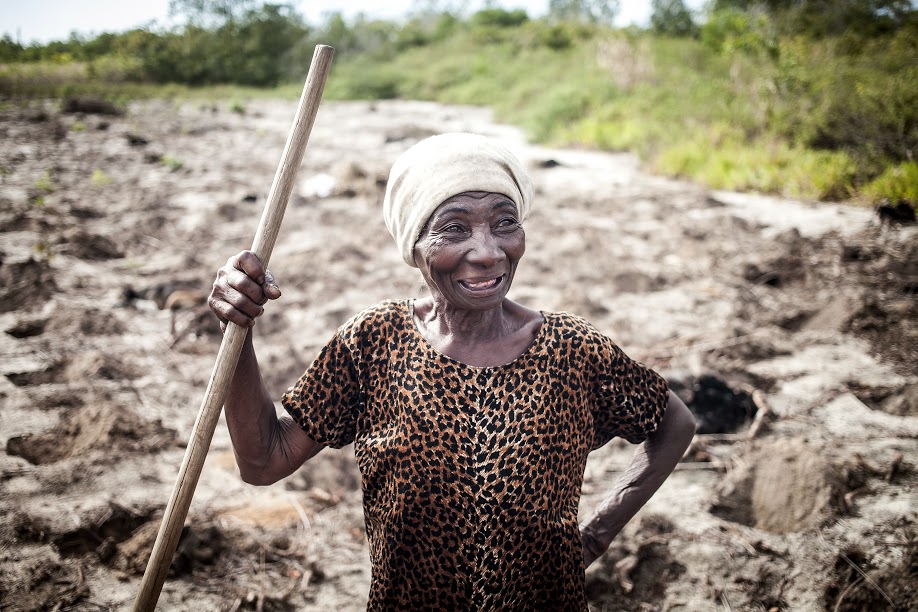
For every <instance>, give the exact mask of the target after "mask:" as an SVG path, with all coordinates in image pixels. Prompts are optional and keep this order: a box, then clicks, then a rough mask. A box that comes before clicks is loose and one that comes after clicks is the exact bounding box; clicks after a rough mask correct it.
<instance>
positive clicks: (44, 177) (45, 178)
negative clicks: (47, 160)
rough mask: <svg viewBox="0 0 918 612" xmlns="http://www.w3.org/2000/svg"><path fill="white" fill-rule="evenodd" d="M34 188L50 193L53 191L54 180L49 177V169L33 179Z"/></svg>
mask: <svg viewBox="0 0 918 612" xmlns="http://www.w3.org/2000/svg"><path fill="white" fill-rule="evenodd" d="M34 186H35V189H36V190H38V191H40V192H42V193H52V192H53V191H54V181H53V180H52V179H51V171H50V170H45V171H44V172H42V173H41V176H39V177H38V178H37V179H35V185H34Z"/></svg>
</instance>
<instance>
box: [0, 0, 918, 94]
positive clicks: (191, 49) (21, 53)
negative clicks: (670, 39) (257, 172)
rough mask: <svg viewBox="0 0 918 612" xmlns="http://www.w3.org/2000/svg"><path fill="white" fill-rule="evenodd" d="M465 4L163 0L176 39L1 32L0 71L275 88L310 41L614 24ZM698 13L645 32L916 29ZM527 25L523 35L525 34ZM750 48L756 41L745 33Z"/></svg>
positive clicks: (844, 11) (881, 9)
mask: <svg viewBox="0 0 918 612" xmlns="http://www.w3.org/2000/svg"><path fill="white" fill-rule="evenodd" d="M457 4H458V5H461V4H462V3H449V2H437V1H436V0H428V1H427V2H418V3H416V10H415V11H414V12H413V14H411V15H410V16H409V17H408V18H407V19H405V20H404V21H401V22H394V21H385V20H376V19H370V18H368V17H366V16H363V15H358V16H357V17H356V18H354V19H352V20H350V21H348V20H346V19H345V18H344V17H343V16H342V14H341V13H334V12H333V13H330V14H328V15H327V16H326V18H325V20H324V22H323V23H321V24H309V23H307V22H306V20H305V19H304V18H303V17H302V15H300V14H299V13H297V11H296V10H295V9H294V8H293V7H292V6H291V5H290V4H284V3H272V2H265V3H261V4H259V3H257V2H256V1H255V0H172V2H171V11H172V13H173V15H176V16H179V17H180V18H183V19H182V21H184V25H182V26H179V27H177V28H173V29H156V28H137V29H133V30H129V31H127V32H123V33H102V34H98V35H96V36H91V37H90V36H81V35H79V34H77V33H74V34H72V35H71V36H70V37H69V38H68V39H67V40H63V41H52V42H49V43H47V44H26V45H24V44H22V43H21V42H19V41H16V40H13V39H12V37H11V36H10V34H8V33H7V34H5V35H4V36H3V37H2V38H0V62H2V63H7V64H8V63H19V62H54V63H68V62H88V63H90V64H91V63H93V62H98V61H100V60H103V59H106V58H120V59H123V60H125V61H126V62H127V63H128V64H130V66H131V67H132V69H131V70H130V71H129V78H132V79H136V80H145V81H151V82H156V83H166V82H173V83H184V84H189V85H207V84H215V83H238V84H242V85H253V86H272V85H276V84H278V83H280V82H283V81H288V80H296V79H298V78H300V77H301V75H300V74H299V67H301V66H303V65H304V62H306V63H307V64H308V61H309V58H310V56H311V52H312V47H313V46H314V45H315V43H316V42H320V41H321V42H325V43H328V44H331V45H333V46H335V47H336V48H337V50H338V54H339V56H342V55H343V56H345V57H347V56H351V55H356V54H370V55H373V56H377V57H378V56H380V55H387V54H388V55H393V54H396V53H398V52H399V51H402V50H405V49H407V48H411V47H417V46H424V45H428V44H431V43H435V42H438V41H441V40H443V39H445V38H447V37H449V36H451V35H453V34H454V33H455V32H456V31H458V30H466V31H467V30H475V31H477V32H478V33H480V34H481V35H483V36H485V37H487V35H488V33H492V34H494V33H495V32H497V31H500V30H505V29H507V28H519V27H522V26H524V25H525V26H526V27H527V28H528V29H529V30H537V32H536V38H537V39H538V40H539V41H541V42H542V43H544V44H545V45H547V46H549V47H555V48H564V47H566V46H569V45H570V44H573V43H574V42H576V40H580V39H583V38H589V37H591V36H593V35H594V34H595V32H596V29H597V28H601V27H605V26H608V25H609V24H611V22H612V20H613V18H614V17H615V15H616V13H617V11H618V8H619V6H618V2H617V1H615V0H550V2H549V7H548V9H549V10H548V14H547V15H546V16H545V17H544V18H542V19H538V20H531V19H530V17H529V15H527V13H526V12H525V11H523V10H519V9H516V10H505V9H501V8H493V7H491V8H485V9H482V10H480V11H477V12H475V13H473V14H471V15H463V13H462V11H461V10H459V9H457V8H456V6H457ZM710 7H711V8H710V10H709V12H708V13H706V14H697V13H693V12H692V11H691V10H689V9H688V8H687V7H686V5H685V4H684V2H683V0H652V15H651V19H650V24H649V25H650V27H649V29H650V30H651V31H653V32H655V33H657V34H660V35H665V36H674V37H695V38H706V39H709V40H712V41H716V40H717V39H722V38H724V37H726V36H731V35H732V36H734V37H737V36H742V35H744V32H742V31H743V30H754V29H756V28H758V29H761V25H759V26H756V24H761V23H763V21H762V18H763V17H764V18H766V21H767V27H768V29H769V30H770V35H771V36H777V35H805V36H812V37H825V36H852V35H853V36H856V37H857V38H875V37H882V36H888V35H891V34H894V33H895V32H897V31H899V30H901V29H902V28H904V27H908V26H909V24H914V22H915V13H916V11H915V3H914V2H912V1H910V0H714V2H713V3H712V4H711V5H710ZM527 24H528V25H527ZM745 35H747V37H749V38H753V37H754V36H755V35H754V34H750V33H749V32H746V33H745Z"/></svg>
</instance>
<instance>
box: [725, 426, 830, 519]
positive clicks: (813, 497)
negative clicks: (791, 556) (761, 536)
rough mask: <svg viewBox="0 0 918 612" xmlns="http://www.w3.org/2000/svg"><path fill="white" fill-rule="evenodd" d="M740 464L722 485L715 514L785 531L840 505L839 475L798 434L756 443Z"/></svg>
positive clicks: (824, 515) (826, 516) (820, 516)
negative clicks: (787, 437)
mask: <svg viewBox="0 0 918 612" xmlns="http://www.w3.org/2000/svg"><path fill="white" fill-rule="evenodd" d="M741 465H742V467H740V468H738V469H734V470H733V471H732V472H731V473H730V474H729V475H728V476H727V478H726V479H725V480H724V482H723V483H722V484H721V487H720V491H719V493H720V497H719V500H718V501H717V502H716V503H715V504H714V506H713V507H712V508H711V512H712V513H713V514H714V515H716V516H719V517H721V518H723V519H726V520H728V521H732V522H734V523H740V524H742V525H746V526H749V527H755V528H757V529H762V530H764V531H769V532H771V533H778V534H783V533H794V532H799V531H804V530H806V529H810V528H813V527H817V526H818V525H819V524H820V523H822V522H823V521H825V520H826V519H828V518H830V517H832V516H833V515H835V514H836V513H838V512H840V511H842V510H843V509H844V497H843V496H844V491H845V489H846V485H845V482H846V479H845V478H844V476H843V474H842V473H841V471H840V470H838V469H837V468H836V467H835V466H834V465H832V463H830V462H829V461H828V460H827V459H826V458H825V457H824V456H823V454H822V453H821V452H820V451H819V449H816V448H814V447H812V446H810V445H808V444H807V443H805V442H804V441H803V440H801V439H799V438H791V439H784V440H775V441H773V442H767V443H763V444H760V445H758V446H757V447H756V448H753V449H752V450H751V451H750V452H748V453H746V454H745V455H744V456H743V457H742V464H741Z"/></svg>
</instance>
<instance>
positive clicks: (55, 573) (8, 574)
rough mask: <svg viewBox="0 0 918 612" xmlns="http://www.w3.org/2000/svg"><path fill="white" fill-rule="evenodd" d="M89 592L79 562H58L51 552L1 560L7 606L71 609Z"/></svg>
mask: <svg viewBox="0 0 918 612" xmlns="http://www.w3.org/2000/svg"><path fill="white" fill-rule="evenodd" d="M88 596H89V586H88V585H87V584H86V580H85V576H84V574H83V569H82V567H81V566H80V564H79V563H59V562H57V561H56V560H54V559H53V558H52V557H50V556H48V557H44V558H34V559H31V560H29V561H26V562H19V563H0V602H3V609H4V610H17V611H19V612H32V611H33V610H34V611H36V612H38V611H39V610H42V611H44V610H71V609H75V608H74V606H77V605H78V604H79V603H80V602H81V601H83V600H84V599H86V598H87V597H88ZM7 606H9V607H7Z"/></svg>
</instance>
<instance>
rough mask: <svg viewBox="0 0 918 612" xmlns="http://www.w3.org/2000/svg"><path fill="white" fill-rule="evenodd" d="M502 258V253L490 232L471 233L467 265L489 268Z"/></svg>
mask: <svg viewBox="0 0 918 612" xmlns="http://www.w3.org/2000/svg"><path fill="white" fill-rule="evenodd" d="M503 258H504V251H503V249H501V248H500V245H498V243H497V240H496V239H495V237H494V235H493V234H491V232H490V231H475V232H473V233H472V244H471V248H470V249H469V252H468V255H467V259H468V261H469V263H473V264H476V265H479V266H481V267H483V268H490V267H491V266H493V265H495V264H496V263H498V262H500V261H501V260H502V259H503Z"/></svg>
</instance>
